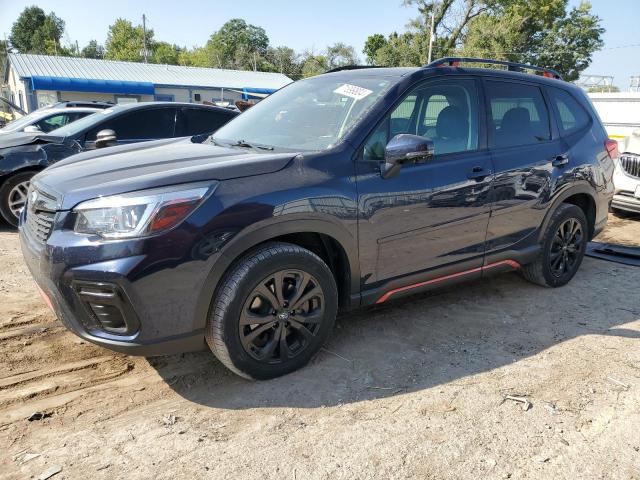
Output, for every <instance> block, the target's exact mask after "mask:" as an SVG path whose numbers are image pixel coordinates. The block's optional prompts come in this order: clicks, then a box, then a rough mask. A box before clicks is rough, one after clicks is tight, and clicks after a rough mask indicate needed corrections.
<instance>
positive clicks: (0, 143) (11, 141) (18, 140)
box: [0, 132, 64, 148]
mask: <svg viewBox="0 0 640 480" xmlns="http://www.w3.org/2000/svg"><path fill="white" fill-rule="evenodd" d="M63 142H64V137H58V136H55V135H46V134H44V133H24V132H14V133H5V134H3V135H0V148H10V147H20V146H22V145H31V144H32V143H63Z"/></svg>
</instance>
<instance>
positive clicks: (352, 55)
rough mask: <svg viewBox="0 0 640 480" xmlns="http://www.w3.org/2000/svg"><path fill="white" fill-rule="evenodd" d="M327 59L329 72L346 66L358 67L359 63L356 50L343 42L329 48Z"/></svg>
mask: <svg viewBox="0 0 640 480" xmlns="http://www.w3.org/2000/svg"><path fill="white" fill-rule="evenodd" d="M325 57H326V59H327V68H328V69H329V70H331V69H333V68H338V67H344V66H346V65H356V64H357V63H358V55H356V51H355V49H354V48H353V47H352V46H350V45H346V44H344V43H342V42H338V43H334V44H333V45H330V46H328V47H327V51H326V54H325Z"/></svg>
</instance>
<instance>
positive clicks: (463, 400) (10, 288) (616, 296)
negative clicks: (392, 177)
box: [0, 217, 640, 480]
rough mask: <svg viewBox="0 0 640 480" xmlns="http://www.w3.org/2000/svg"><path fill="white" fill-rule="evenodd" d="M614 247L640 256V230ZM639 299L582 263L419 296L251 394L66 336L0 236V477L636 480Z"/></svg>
mask: <svg viewBox="0 0 640 480" xmlns="http://www.w3.org/2000/svg"><path fill="white" fill-rule="evenodd" d="M601 239H602V240H603V241H608V242H624V243H636V244H640V218H633V217H623V218H619V217H612V218H611V224H610V227H609V228H608V229H607V231H606V232H605V233H604V234H603V235H602V238H601ZM638 285H640V268H637V267H629V266H624V265H620V264H616V263H610V262H606V261H602V260H597V259H591V258H587V259H586V260H585V262H584V264H583V267H582V269H581V271H580V272H579V273H578V275H577V276H576V278H575V279H574V281H573V282H572V283H571V284H570V285H568V286H566V287H564V288H561V289H557V290H550V289H543V288H539V287H536V286H533V285H530V284H528V283H526V282H525V281H523V280H522V279H521V278H520V277H519V276H518V275H517V274H507V275H502V276H497V277H494V278H492V279H491V280H489V281H486V282H484V283H481V282H476V283H471V284H466V285H464V286H462V287H458V288H452V289H449V290H445V291H440V292H435V293H431V294H428V295H418V296H414V297H411V298H409V299H406V300H404V301H398V302H395V303H391V304H389V305H387V306H384V307H382V308H374V309H366V310H363V311H360V312H357V313H353V314H350V315H346V316H344V317H343V318H341V319H339V321H338V324H337V328H336V330H335V334H334V335H333V337H332V339H331V341H330V342H329V344H328V345H327V348H326V350H324V351H322V352H321V354H320V355H319V356H318V357H317V358H316V359H315V360H314V361H313V363H312V364H311V365H310V366H308V367H307V368H304V369H302V370H301V371H299V372H296V373H294V374H292V375H289V376H286V377H284V378H280V379H277V380H273V381H269V382H258V383H251V382H247V381H245V380H242V379H240V378H238V377H236V376H234V375H233V374H231V373H229V372H227V371H226V370H225V369H224V368H223V367H222V366H221V365H220V364H219V363H218V362H217V361H216V360H215V359H214V358H213V356H212V355H211V354H208V353H206V352H202V353H196V354H188V355H182V356H175V357H165V358H156V359H148V360H147V359H144V358H133V357H126V356H124V355H119V354H112V353H110V352H108V351H106V350H103V349H101V348H98V347H95V346H93V345H91V344H87V343H86V342H83V341H81V340H80V339H78V338H77V337H75V336H74V335H72V334H70V333H68V332H67V331H65V330H64V329H63V328H62V327H61V325H60V324H59V323H58V322H57V321H56V320H55V318H54V317H53V316H52V314H50V313H49V312H48V310H47V309H46V307H44V305H43V304H42V302H41V301H40V299H39V297H38V294H37V292H36V289H35V287H34V284H33V283H32V280H31V279H30V277H29V275H28V273H27V271H26V267H25V266H24V265H23V263H22V259H21V256H20V253H19V248H18V242H17V238H16V234H15V233H14V232H11V231H9V230H7V229H4V230H1V231H0V477H2V478H38V477H39V476H40V475H41V474H43V472H46V471H49V473H51V472H53V471H58V470H60V469H61V470H60V471H59V473H57V475H56V476H55V477H54V478H55V479H56V480H57V479H60V478H89V477H91V478H94V479H99V478H109V479H114V478H128V479H130V478H202V477H207V478H215V479H224V478H228V479H265V478H276V479H280V478H283V479H316V478H318V479H373V478H381V479H396V478H398V479H399V478H421V479H435V478H438V479H440V478H451V479H453V478H482V479H484V478H514V479H515V478H518V479H520V478H536V479H537V478H553V479H563V478H566V479H576V478H585V479H590V478H594V479H600V478H607V479H609V478H620V479H631V478H640V348H638V340H639V339H640V293H639V290H638ZM508 395H511V396H514V397H523V398H525V399H526V401H528V402H530V403H529V404H525V403H519V402H517V401H514V400H510V399H506V400H505V398H506V396H508ZM34 412H42V413H44V414H45V415H46V418H44V419H41V420H36V421H28V420H27V419H28V417H29V416H30V415H31V414H32V413H34Z"/></svg>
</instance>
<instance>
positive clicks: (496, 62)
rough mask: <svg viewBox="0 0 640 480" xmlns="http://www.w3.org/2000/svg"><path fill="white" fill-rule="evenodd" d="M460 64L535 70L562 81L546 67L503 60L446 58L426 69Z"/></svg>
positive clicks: (511, 70) (513, 70)
mask: <svg viewBox="0 0 640 480" xmlns="http://www.w3.org/2000/svg"><path fill="white" fill-rule="evenodd" d="M460 63H481V64H482V63H483V64H485V65H502V66H505V67H507V70H509V71H510V72H523V73H524V71H525V70H533V71H534V72H540V73H542V75H543V76H544V77H547V78H556V79H558V80H562V77H561V76H560V74H559V73H558V72H557V71H555V70H553V69H551V68H544V67H537V66H535V65H528V64H526V63H516V62H507V61H503V60H492V59H489V58H474V57H444V58H439V59H438V60H434V61H433V62H431V63H430V64H428V65H425V68H426V67H458V66H460Z"/></svg>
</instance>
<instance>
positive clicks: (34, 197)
mask: <svg viewBox="0 0 640 480" xmlns="http://www.w3.org/2000/svg"><path fill="white" fill-rule="evenodd" d="M57 207H58V202H57V200H56V198H55V197H54V196H52V195H50V194H48V193H45V192H43V191H42V190H40V189H36V188H34V186H33V184H32V186H31V188H29V193H28V195H27V204H26V205H25V209H26V212H25V225H26V228H27V230H28V231H29V233H30V234H31V236H32V237H33V238H34V239H35V240H37V241H38V242H39V243H41V244H43V245H44V244H45V243H46V241H47V239H48V238H49V235H50V234H51V229H52V227H53V221H54V219H55V216H56V209H57Z"/></svg>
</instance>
